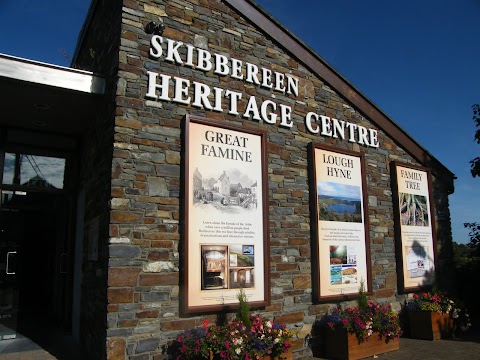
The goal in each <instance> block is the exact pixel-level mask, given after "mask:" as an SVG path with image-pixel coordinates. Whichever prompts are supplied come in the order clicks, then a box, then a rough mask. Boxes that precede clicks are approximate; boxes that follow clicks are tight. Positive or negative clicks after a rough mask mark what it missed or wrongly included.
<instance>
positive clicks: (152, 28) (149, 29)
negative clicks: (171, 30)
mask: <svg viewBox="0 0 480 360" xmlns="http://www.w3.org/2000/svg"><path fill="white" fill-rule="evenodd" d="M164 31H165V25H163V24H157V23H156V22H155V21H150V22H149V23H148V24H147V26H145V32H146V33H147V34H154V35H162V34H163V32H164Z"/></svg>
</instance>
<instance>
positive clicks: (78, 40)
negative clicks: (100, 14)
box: [70, 0, 98, 68]
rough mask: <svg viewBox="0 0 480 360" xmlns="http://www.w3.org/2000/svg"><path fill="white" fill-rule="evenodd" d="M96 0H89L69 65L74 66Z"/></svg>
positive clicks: (90, 20)
mask: <svg viewBox="0 0 480 360" xmlns="http://www.w3.org/2000/svg"><path fill="white" fill-rule="evenodd" d="M97 4H98V0H91V3H90V6H89V8H88V12H87V16H86V18H85V21H84V22H83V25H82V29H81V30H80V32H79V33H78V38H77V44H76V46H75V52H74V53H73V57H72V61H71V62H70V67H72V68H74V67H76V63H77V58H78V55H79V51H80V50H81V49H82V48H83V41H84V39H85V36H86V33H87V30H88V28H89V27H90V24H91V22H92V19H93V14H94V13H95V9H96V8H97Z"/></svg>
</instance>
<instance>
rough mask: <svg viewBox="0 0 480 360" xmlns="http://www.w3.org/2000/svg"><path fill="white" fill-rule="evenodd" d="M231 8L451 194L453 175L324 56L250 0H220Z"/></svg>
mask: <svg viewBox="0 0 480 360" xmlns="http://www.w3.org/2000/svg"><path fill="white" fill-rule="evenodd" d="M223 1H224V2H226V3H227V4H229V5H230V6H231V7H232V8H233V9H235V10H236V11H237V12H239V13H240V14H242V15H243V16H244V17H246V18H247V19H249V20H250V21H251V22H252V23H253V24H255V26H257V27H258V28H260V29H261V30H262V31H263V32H264V33H265V34H267V35H268V36H270V37H271V38H272V39H274V40H275V41H276V42H277V43H278V44H279V46H280V47H283V48H284V49H285V50H287V51H288V52H290V53H291V54H293V55H294V56H295V57H296V58H297V59H298V60H299V61H300V62H301V63H302V64H303V65H305V66H306V67H308V68H309V69H310V70H311V71H312V72H313V73H314V74H316V75H317V76H319V77H320V78H321V79H323V80H324V81H325V82H326V83H328V84H329V86H330V87H332V88H333V89H334V90H335V91H336V92H337V93H339V94H340V95H341V96H342V97H343V98H344V99H345V100H346V101H348V102H349V103H350V104H352V105H353V106H354V107H355V108H356V109H358V110H359V111H360V112H361V113H363V114H364V116H365V117H367V118H368V119H370V120H371V121H373V122H374V123H375V124H376V125H377V126H378V127H379V128H380V129H381V130H383V131H384V132H385V133H386V134H388V135H390V136H391V137H392V138H393V139H394V140H395V141H396V142H397V144H399V145H400V146H401V147H402V148H403V149H405V151H407V152H408V153H409V154H410V155H411V156H413V157H414V158H415V159H416V160H417V161H418V162H420V163H421V164H422V165H423V166H426V167H430V168H432V171H433V172H434V173H436V175H437V176H439V177H440V178H441V179H442V180H443V181H445V182H446V184H447V185H448V186H449V189H450V192H451V193H453V189H454V187H453V180H454V179H455V175H454V174H453V173H452V172H451V171H450V170H448V169H447V168H446V167H445V166H444V165H443V164H442V163H441V162H440V161H438V160H437V159H436V158H435V157H434V156H433V155H432V154H430V153H429V152H428V151H427V150H426V149H425V148H423V147H422V146H421V145H420V144H419V143H417V142H416V141H415V140H414V139H413V138H412V137H411V136H410V135H408V134H407V133H406V132H405V131H404V130H403V129H402V128H400V126H399V125H398V124H396V123H395V121H393V120H392V119H391V118H389V117H388V116H387V115H386V114H385V113H384V112H383V111H382V110H380V109H379V108H378V106H376V105H375V104H374V103H373V102H372V101H371V100H369V99H368V98H367V97H366V96H365V95H363V94H362V93H361V92H360V91H359V90H358V89H356V88H355V87H354V86H353V85H352V84H350V83H349V82H348V81H347V80H346V79H345V78H344V77H343V76H341V75H340V74H339V73H338V72H337V71H336V70H335V69H334V68H333V67H332V66H330V65H329V64H328V63H327V62H326V61H325V60H324V59H322V58H321V57H320V56H319V55H318V54H316V53H315V52H314V51H313V50H312V49H310V48H309V47H308V46H307V45H306V44H305V43H303V42H302V41H301V40H300V39H298V38H297V37H296V36H295V35H293V34H292V33H291V32H290V31H289V30H287V29H286V28H285V27H284V26H283V25H281V24H280V23H279V22H278V21H277V20H275V19H274V18H273V17H272V16H271V15H270V14H268V12H266V11H265V10H264V9H262V8H261V7H260V6H259V5H258V4H257V3H255V2H254V1H252V0H223Z"/></svg>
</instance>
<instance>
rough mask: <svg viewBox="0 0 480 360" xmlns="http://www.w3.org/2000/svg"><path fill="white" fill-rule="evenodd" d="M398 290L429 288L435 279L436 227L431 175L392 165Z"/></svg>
mask: <svg viewBox="0 0 480 360" xmlns="http://www.w3.org/2000/svg"><path fill="white" fill-rule="evenodd" d="M391 169H392V184H393V186H392V188H393V192H394V193H393V198H394V210H395V238H396V239H395V240H396V253H397V274H398V283H399V290H400V291H401V292H404V293H405V292H414V291H418V290H421V289H423V288H428V287H430V286H431V285H432V284H433V281H434V277H435V264H436V259H435V253H436V251H435V246H436V243H435V236H434V234H435V230H434V229H435V225H434V222H433V221H432V220H433V219H432V214H433V205H432V203H431V199H432V196H431V175H430V171H429V170H428V169H426V168H423V167H420V166H415V165H411V164H406V163H401V162H392V166H391Z"/></svg>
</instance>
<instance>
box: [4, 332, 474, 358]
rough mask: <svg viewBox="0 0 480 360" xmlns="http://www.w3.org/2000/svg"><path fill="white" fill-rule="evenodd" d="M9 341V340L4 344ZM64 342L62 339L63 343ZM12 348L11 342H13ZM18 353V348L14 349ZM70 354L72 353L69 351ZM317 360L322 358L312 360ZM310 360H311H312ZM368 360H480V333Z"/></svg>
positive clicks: (62, 352)
mask: <svg viewBox="0 0 480 360" xmlns="http://www.w3.org/2000/svg"><path fill="white" fill-rule="evenodd" d="M6 341H9V340H6ZM64 341H65V339H64ZM12 344H13V342H12ZM16 346H20V349H21V348H23V349H22V350H27V349H28V348H26V347H25V346H26V345H25V344H21V343H20V342H17V345H16ZM17 349H18V348H17ZM22 350H20V352H8V353H6V352H7V346H6V344H5V343H4V344H3V351H2V347H0V360H57V359H58V360H82V358H81V357H80V356H79V354H78V353H77V352H75V350H74V348H73V347H70V346H69V344H68V339H67V342H64V345H63V346H62V347H56V348H51V349H49V351H50V352H51V353H50V352H49V351H47V350H45V349H42V348H39V347H37V348H35V349H34V348H30V349H28V350H27V351H22ZM72 350H73V351H72ZM313 359H314V360H319V359H321V358H313ZM313 359H312V360H313ZM368 359H376V360H437V359H454V360H464V359H480V332H479V333H473V334H468V335H465V336H462V337H460V338H457V339H452V340H437V341H428V340H414V339H408V338H401V339H400V350H398V351H392V352H389V353H386V354H380V355H377V356H375V357H371V358H368ZM85 360H87V359H85Z"/></svg>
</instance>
